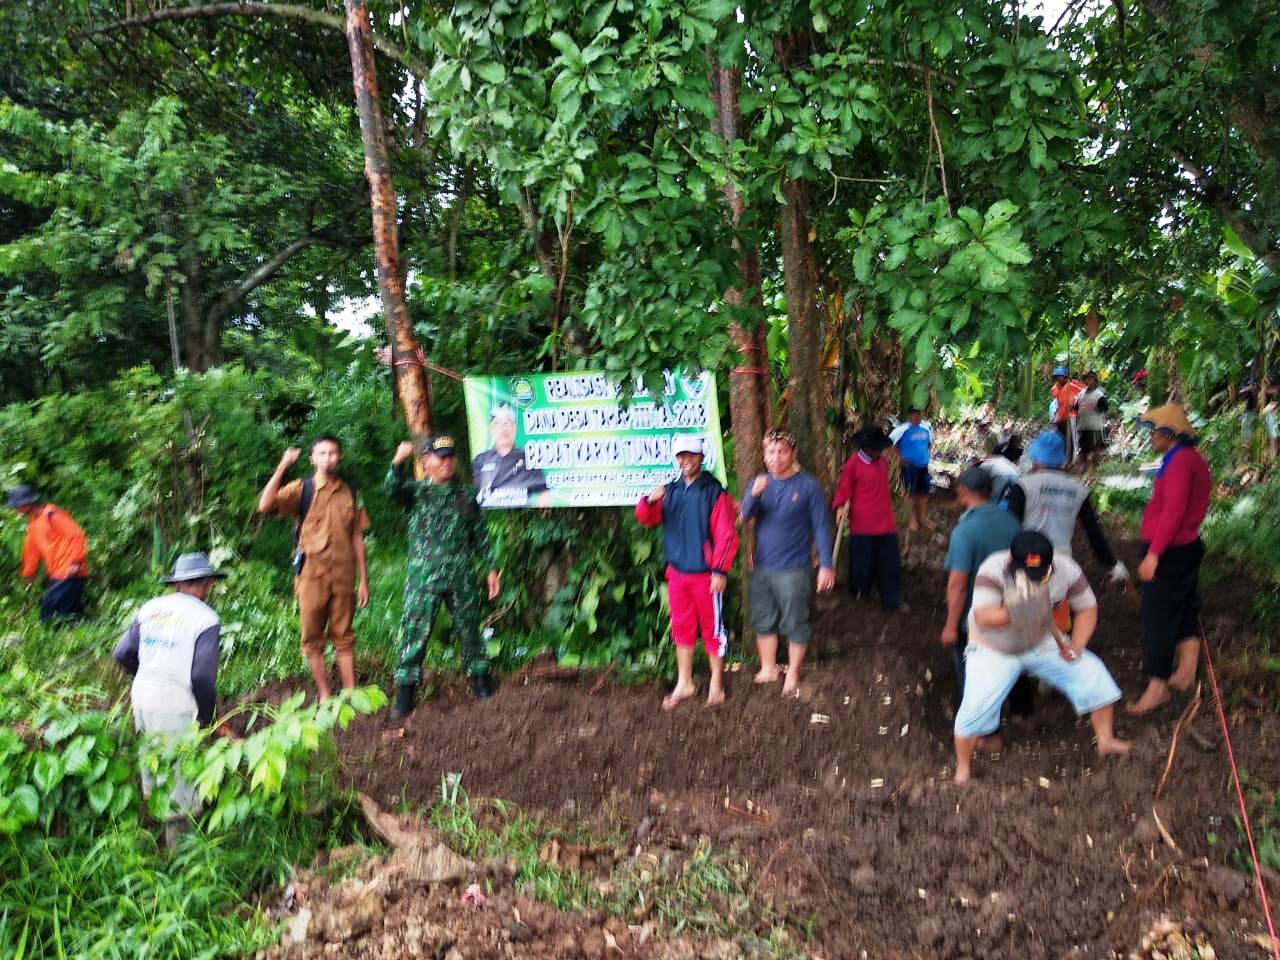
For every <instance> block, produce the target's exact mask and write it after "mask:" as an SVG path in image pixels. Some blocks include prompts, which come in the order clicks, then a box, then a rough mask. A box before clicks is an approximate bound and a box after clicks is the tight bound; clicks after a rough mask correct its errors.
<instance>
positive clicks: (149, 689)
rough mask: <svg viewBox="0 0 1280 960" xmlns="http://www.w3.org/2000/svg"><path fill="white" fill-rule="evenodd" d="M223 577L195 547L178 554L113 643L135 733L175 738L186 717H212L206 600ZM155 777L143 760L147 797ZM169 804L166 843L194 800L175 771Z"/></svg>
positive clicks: (217, 628) (214, 659)
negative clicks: (163, 586) (158, 591)
mask: <svg viewBox="0 0 1280 960" xmlns="http://www.w3.org/2000/svg"><path fill="white" fill-rule="evenodd" d="M225 576H226V574H225V573H222V572H221V571H219V570H215V569H214V568H213V566H212V564H210V563H209V558H208V557H207V556H205V555H204V554H203V553H184V554H183V555H182V556H180V557H178V559H177V562H176V563H174V565H173V573H172V574H170V575H169V576H167V577H165V578H163V579H162V580H161V581H160V582H161V583H167V584H169V585H170V586H171V587H172V590H171V592H169V593H166V594H164V595H162V596H159V597H155V598H154V599H151V600H148V601H147V602H146V603H144V604H143V605H142V606H141V608H139V610H138V612H137V614H136V615H135V616H134V618H133V619H132V620H131V621H130V622H129V626H128V629H126V630H125V632H124V636H123V637H121V638H120V642H119V643H118V644H116V648H115V650H114V651H113V652H112V658H113V659H114V660H115V662H116V663H117V664H118V665H119V666H120V669H121V670H123V671H124V672H125V673H127V674H129V675H130V676H131V677H133V684H132V686H131V688H130V700H131V702H132V705H133V725H134V728H135V729H137V730H138V732H139V733H144V734H147V735H148V736H150V737H151V738H152V739H154V740H159V741H161V742H164V741H169V740H174V739H176V738H178V737H180V736H181V735H182V734H183V733H185V732H186V730H187V728H188V727H190V726H191V724H192V723H199V724H200V725H201V726H206V727H207V726H209V725H210V724H212V723H213V710H214V705H215V703H216V701H217V682H218V653H219V648H220V637H221V632H222V621H221V620H220V619H219V617H218V615H217V614H216V613H215V612H214V611H213V608H212V607H210V606H209V604H208V600H209V594H210V593H211V592H212V591H213V587H214V584H215V583H216V582H217V581H218V580H220V579H222V578H223V577H225ZM220 732H221V733H224V734H226V733H228V732H229V731H227V730H225V729H224V730H221V731H220ZM156 783H157V778H156V775H155V773H154V772H153V771H152V770H150V769H149V768H148V767H147V765H146V764H145V763H144V764H143V766H142V792H143V795H144V796H150V795H151V791H152V790H153V789H154V787H155V786H156ZM169 802H170V807H169V814H168V817H167V818H166V820H165V842H166V844H167V845H168V846H169V847H170V848H172V847H174V846H176V845H177V840H178V836H179V834H181V833H182V832H183V830H185V829H186V827H187V826H188V825H189V823H190V818H191V817H192V816H194V815H195V814H196V813H197V812H198V811H199V809H200V802H199V800H198V799H197V796H196V790H195V787H194V786H193V785H191V784H189V783H187V782H186V781H185V780H183V779H182V777H181V776H177V777H176V778H175V780H174V783H173V788H172V791H171V793H170V794H169Z"/></svg>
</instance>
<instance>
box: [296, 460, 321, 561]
mask: <svg viewBox="0 0 1280 960" xmlns="http://www.w3.org/2000/svg"><path fill="white" fill-rule="evenodd" d="M315 495H316V482H315V478H314V477H307V478H306V479H305V480H303V481H302V502H301V503H300V504H298V522H297V523H295V524H294V525H293V548H294V549H295V550H296V549H297V548H298V540H299V539H300V538H301V537H302V524H303V523H304V522H305V521H306V519H307V513H308V512H310V510H311V500H312V498H314V497H315Z"/></svg>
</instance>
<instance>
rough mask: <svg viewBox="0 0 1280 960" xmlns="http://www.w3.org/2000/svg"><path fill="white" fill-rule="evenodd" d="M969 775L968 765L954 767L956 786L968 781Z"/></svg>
mask: <svg viewBox="0 0 1280 960" xmlns="http://www.w3.org/2000/svg"><path fill="white" fill-rule="evenodd" d="M970 776H971V771H970V770H969V768H968V767H956V775H955V777H954V780H955V785H956V786H957V787H963V786H964V785H965V784H966V783H968V782H969V777H970Z"/></svg>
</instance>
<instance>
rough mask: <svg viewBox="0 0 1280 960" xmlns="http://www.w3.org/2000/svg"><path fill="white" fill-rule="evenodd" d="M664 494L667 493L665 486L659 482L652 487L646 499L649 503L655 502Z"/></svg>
mask: <svg viewBox="0 0 1280 960" xmlns="http://www.w3.org/2000/svg"><path fill="white" fill-rule="evenodd" d="M666 495H667V488H666V486H665V485H663V484H661V483H660V484H658V485H657V486H656V487H654V488H653V489H652V490H650V491H649V496H648V498H647V499H648V501H649V502H650V503H657V502H658V501H659V500H661V499H662V498H663V497H665V496H666Z"/></svg>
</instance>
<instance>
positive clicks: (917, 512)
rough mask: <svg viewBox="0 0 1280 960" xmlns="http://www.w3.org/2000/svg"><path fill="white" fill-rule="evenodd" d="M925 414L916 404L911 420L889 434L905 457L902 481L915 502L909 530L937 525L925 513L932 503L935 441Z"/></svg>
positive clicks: (901, 456) (900, 453)
mask: <svg viewBox="0 0 1280 960" xmlns="http://www.w3.org/2000/svg"><path fill="white" fill-rule="evenodd" d="M923 418H924V414H922V413H921V412H920V408H919V407H912V408H911V409H910V410H908V411H907V422H906V423H904V424H901V425H899V426H898V428H897V429H896V430H894V431H893V433H891V434H890V435H889V439H890V440H892V441H893V444H894V448H895V449H896V450H897V451H898V457H899V459H901V461H902V484H903V486H904V487H906V491H907V497H908V500H909V502H910V504H911V518H910V519H909V520H908V521H907V529H908V530H919V529H920V528H921V527H924V528H925V529H926V530H932V529H933V524H932V523H931V522H930V521H929V519H928V518H927V517H926V516H925V511H926V510H927V509H928V507H929V489H930V483H929V447H930V446H931V445H932V444H933V430H932V429H931V428H930V427H929V425H928V424H927V423H924V422H923Z"/></svg>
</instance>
